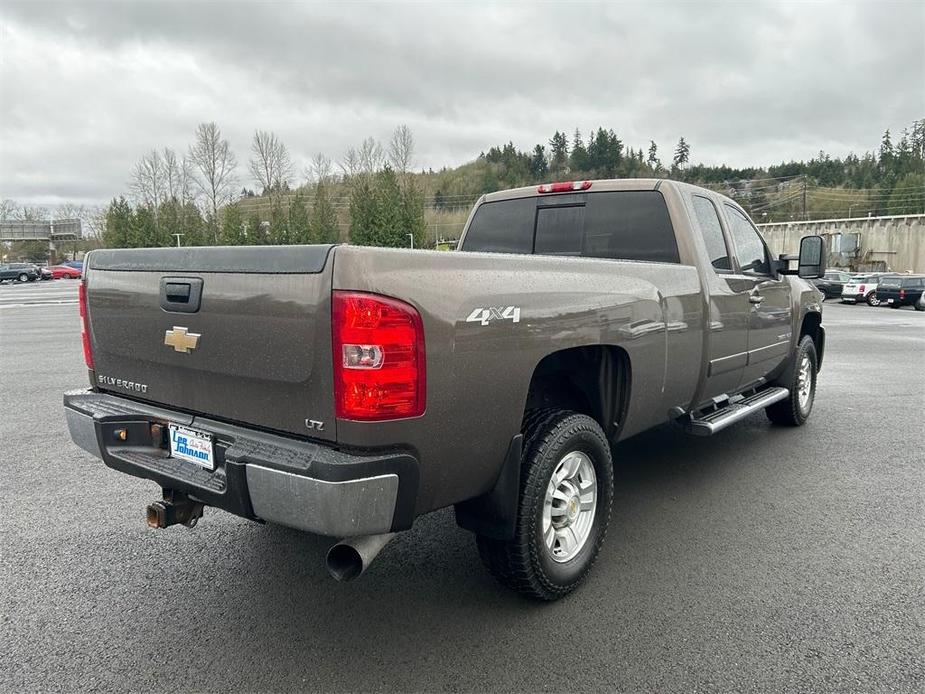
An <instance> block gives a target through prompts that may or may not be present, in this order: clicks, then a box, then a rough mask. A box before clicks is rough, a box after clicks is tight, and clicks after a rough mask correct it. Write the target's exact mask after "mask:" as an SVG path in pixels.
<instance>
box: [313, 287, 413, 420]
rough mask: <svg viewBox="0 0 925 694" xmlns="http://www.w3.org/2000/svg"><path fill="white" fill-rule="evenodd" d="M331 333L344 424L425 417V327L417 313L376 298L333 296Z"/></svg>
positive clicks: (336, 393)
mask: <svg viewBox="0 0 925 694" xmlns="http://www.w3.org/2000/svg"><path fill="white" fill-rule="evenodd" d="M331 327H332V336H333V348H334V400H335V411H336V413H337V417H338V418H339V419H358V420H366V421H370V420H384V419H399V418H402V417H417V416H419V415H421V414H423V413H424V406H425V402H424V400H425V392H426V384H425V372H426V368H425V360H424V326H423V324H422V323H421V316H420V314H419V313H418V312H417V311H416V310H415V309H414V307H412V306H410V305H408V304H406V303H404V302H403V301H398V300H397V299H391V298H389V297H385V296H378V295H376V294H363V293H360V292H347V291H334V292H333V295H332V299H331Z"/></svg>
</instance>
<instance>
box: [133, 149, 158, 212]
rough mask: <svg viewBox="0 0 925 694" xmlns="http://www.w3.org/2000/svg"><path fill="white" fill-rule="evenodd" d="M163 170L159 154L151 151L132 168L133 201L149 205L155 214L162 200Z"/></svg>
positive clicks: (154, 150) (153, 150)
mask: <svg viewBox="0 0 925 694" xmlns="http://www.w3.org/2000/svg"><path fill="white" fill-rule="evenodd" d="M164 188H165V168H164V160H163V159H162V158H161V154H160V152H158V151H157V150H156V149H152V150H151V151H150V152H149V153H148V154H145V155H143V156H142V157H141V159H139V160H138V162H137V163H136V164H135V166H134V167H133V168H132V180H131V189H132V193H133V194H134V196H135V199H136V200H137V201H138V202H139V203H142V204H145V205H151V206H152V207H153V208H154V210H155V214H156V213H157V208H158V207H159V206H160V204H161V202H163V199H164Z"/></svg>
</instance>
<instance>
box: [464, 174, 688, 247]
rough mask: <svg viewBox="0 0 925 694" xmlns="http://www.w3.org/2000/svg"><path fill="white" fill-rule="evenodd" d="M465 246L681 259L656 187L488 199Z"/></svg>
mask: <svg viewBox="0 0 925 694" xmlns="http://www.w3.org/2000/svg"><path fill="white" fill-rule="evenodd" d="M460 250H463V251H488V252H500V253H527V254H531V253H535V254H537V255H569V256H582V257H586V258H610V259H614V260H637V261H647V262H656V263H679V262H680V256H679V254H678V243H677V240H676V239H675V234H674V228H673V227H672V225H671V219H670V217H669V215H668V208H667V206H666V205H665V199H664V198H663V197H662V194H661V193H659V192H658V191H654V190H645V191H635V190H634V191H604V192H599V193H597V192H589V193H582V194H577V195H552V196H549V197H541V196H537V197H529V198H518V199H512V200H499V201H497V202H487V203H483V204H482V205H481V206H479V208H478V209H477V210H476V212H475V216H474V217H473V218H472V222H471V223H470V225H469V229H468V230H467V232H466V237H465V239H464V241H463V244H462V248H461V249H460Z"/></svg>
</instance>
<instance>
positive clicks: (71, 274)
mask: <svg viewBox="0 0 925 694" xmlns="http://www.w3.org/2000/svg"><path fill="white" fill-rule="evenodd" d="M51 275H52V277H54V278H55V279H56V280H60V279H66V280H79V279H80V270H78V269H77V268H76V267H70V266H68V265H52V266H51Z"/></svg>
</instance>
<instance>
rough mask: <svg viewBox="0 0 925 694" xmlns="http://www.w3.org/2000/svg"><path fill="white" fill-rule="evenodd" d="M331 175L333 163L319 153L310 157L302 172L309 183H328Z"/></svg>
mask: <svg viewBox="0 0 925 694" xmlns="http://www.w3.org/2000/svg"><path fill="white" fill-rule="evenodd" d="M348 153H349V150H348ZM333 174H334V164H333V162H332V161H331V160H330V159H329V158H328V157H326V156H325V155H324V154H322V153H321V152H319V153H318V154H316V155H315V156H313V157H312V160H311V161H310V162H309V163H308V166H306V167H305V171H304V175H305V178H306V180H307V181H308V182H309V183H329V182H330V181H331V178H332V177H333Z"/></svg>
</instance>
